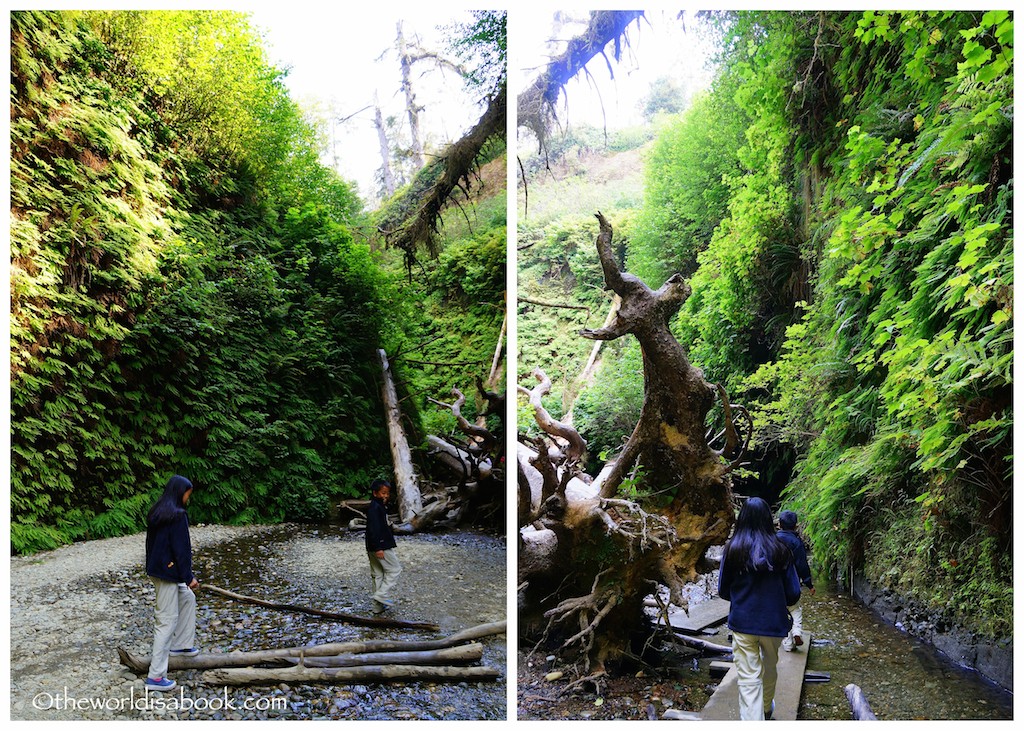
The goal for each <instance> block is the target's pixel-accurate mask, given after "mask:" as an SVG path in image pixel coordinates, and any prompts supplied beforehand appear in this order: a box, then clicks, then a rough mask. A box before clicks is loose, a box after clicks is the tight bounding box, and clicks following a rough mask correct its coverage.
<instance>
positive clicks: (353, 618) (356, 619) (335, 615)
mask: <svg viewBox="0 0 1024 731" xmlns="http://www.w3.org/2000/svg"><path fill="white" fill-rule="evenodd" d="M200 589H201V590H205V591H209V592H213V593H214V594H220V595H221V596H224V597H227V598H228V599H235V600H236V601H240V602H245V603H246V604H256V605H258V606H261V607H266V608H268V609H280V610H283V611H287V612H301V613H303V614H312V615H314V616H317V617H325V618H326V619H335V620H338V621H340V622H346V623H348V624H355V625H360V626H363V627H389V628H400V629H430V630H436V629H439V628H438V626H437V625H436V624H434V623H433V622H409V621H406V620H403V619H392V618H390V617H360V616H359V615H356V614H348V613H345V612H327V611H324V610H322V609H311V608H309V607H300V606H296V605H295V604H278V603H277V602H269V601H266V600H264V599H257V598H256V597H251V596H245V595H244V594H236V593H235V592H233V591H228V590H227V589H221V588H220V587H219V586H214V585H213V584H202V585H201V586H200Z"/></svg>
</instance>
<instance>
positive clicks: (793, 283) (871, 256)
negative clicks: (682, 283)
mask: <svg viewBox="0 0 1024 731" xmlns="http://www.w3.org/2000/svg"><path fill="white" fill-rule="evenodd" d="M721 20H723V22H724V35H723V38H724V43H723V49H724V50H723V53H722V57H721V59H720V60H721V64H722V66H721V72H720V75H719V78H718V80H717V82H716V85H715V87H714V89H713V90H712V92H711V96H710V99H709V100H705V101H703V102H702V103H701V104H698V105H697V106H696V107H694V108H693V109H692V110H691V111H690V112H689V113H688V114H687V115H686V116H685V117H684V118H683V119H682V120H681V121H680V122H679V123H678V124H677V125H676V126H674V127H672V128H670V129H668V130H665V131H664V132H663V133H662V135H661V137H660V138H659V141H658V144H657V147H656V149H658V150H662V149H664V150H666V153H665V154H664V155H656V156H654V157H653V158H652V163H651V167H650V168H649V171H648V181H649V184H648V194H649V197H648V200H647V202H646V204H645V210H644V211H643V212H642V213H641V216H640V219H639V220H640V221H641V222H642V223H641V225H639V226H638V232H637V233H636V235H635V236H634V238H633V241H634V243H635V244H636V245H635V247H634V248H633V249H632V250H631V257H633V260H634V261H636V262H638V267H639V268H641V269H643V270H644V272H645V274H646V275H648V276H650V277H653V278H655V279H657V278H658V277H661V276H663V275H665V274H666V273H667V272H671V271H674V270H681V271H684V272H688V271H691V270H692V266H693V262H694V259H696V264H697V267H696V270H695V271H694V274H693V277H692V280H691V284H692V286H693V295H692V297H691V298H690V299H689V300H688V302H687V303H686V305H685V307H684V309H683V311H682V312H681V314H680V317H679V320H678V333H679V336H680V339H681V341H682V342H684V343H685V344H686V345H687V347H688V349H689V351H690V353H691V356H692V357H693V359H694V360H695V361H696V362H697V363H698V364H699V365H700V366H701V367H702V368H704V369H705V372H706V374H707V376H708V377H709V378H710V379H711V380H713V381H718V382H721V383H723V384H726V385H727V387H728V389H729V391H730V393H731V394H732V395H733V398H734V399H736V400H741V401H744V402H749V403H748V405H749V406H752V407H754V414H755V418H756V420H757V432H756V439H757V441H758V445H757V447H758V449H759V450H760V453H761V455H762V460H763V461H762V462H761V463H760V464H759V465H757V466H758V467H759V468H760V469H762V470H770V469H772V465H771V464H770V463H769V461H768V459H767V458H765V457H764V455H766V454H771V455H776V456H777V455H785V454H791V455H795V456H796V458H797V460H796V464H795V477H794V479H793V480H792V482H791V483H790V484H789V485H788V486H786V489H785V495H786V497H785V502H786V504H787V505H788V506H789V507H792V508H794V509H795V510H797V511H798V512H799V513H800V514H801V515H802V516H803V520H804V526H805V529H806V531H807V534H808V536H809V538H810V539H811V540H812V542H813V546H814V553H815V557H816V560H817V563H818V566H819V567H821V568H822V569H829V570H830V571H834V572H840V573H841V574H842V573H845V572H848V571H850V570H860V571H863V572H865V573H866V575H867V576H868V577H869V578H870V579H872V580H873V581H875V582H876V583H879V584H882V585H884V586H888V587H891V588H893V589H895V590H897V591H898V592H900V593H902V594H904V595H906V596H910V597H913V598H915V599H918V600H919V601H922V602H923V603H926V604H928V605H931V606H934V607H936V608H938V609H945V608H947V607H948V608H950V609H951V610H952V612H953V613H954V614H955V615H956V617H957V618H958V619H959V620H960V621H966V622H968V623H969V624H971V625H972V626H974V627H976V628H978V629H979V630H981V631H984V632H987V633H990V634H994V633H1001V632H1006V631H1008V629H1009V627H1010V626H1011V625H1010V619H1011V617H1010V608H1011V606H1012V603H1011V601H1010V596H1011V594H1010V592H1011V585H1012V580H1011V571H1010V567H1011V564H1010V550H1009V549H1010V545H1011V544H1010V538H1011V531H1010V527H1011V522H1010V512H1011V502H1010V496H1011V462H1010V450H1011V447H1010V441H1011V430H1012V411H1011V383H1012V373H1011V367H1012V358H1013V354H1012V286H1013V271H1012V264H1013V257H1012V241H1013V236H1012V218H1011V212H1012V205H1011V204H1012V188H1013V181H1012V177H1011V176H1012V166H1011V147H1012V144H1011V143H1012V104H1013V99H1012V86H1013V77H1012V72H1011V69H1012V59H1013V40H1012V28H1013V24H1012V20H1011V19H1010V17H1009V16H1008V14H1007V13H1005V12H989V13H981V12H978V13H967V12H928V13H925V12H908V13H891V12H867V13H781V12H780V13H764V12H756V13H738V14H730V15H727V16H724V17H723V18H721ZM707 105H712V106H713V107H714V108H719V109H725V108H730V107H732V106H733V105H735V106H736V107H738V109H739V113H738V114H735V115H733V116H732V117H730V118H726V117H723V116H722V115H714V116H712V117H711V119H714V120H715V121H716V127H715V129H713V130H712V129H709V128H708V126H707V124H708V122H707V119H708V112H707V110H706V109H705V107H706V106H707ZM727 119H728V120H729V121H726V120H727ZM736 120H742V121H743V124H744V126H745V129H744V131H743V137H742V138H738V137H737V135H736V134H735V129H734V128H732V126H731V125H732V124H733V122H734V121H736ZM699 148H703V149H704V150H705V151H707V152H708V153H709V154H707V158H706V159H707V160H708V161H710V162H711V164H712V165H714V166H715V167H714V168H709V167H708V163H707V162H706V161H705V159H702V155H701V154H699V153H698V152H697V151H696V150H698V149H699ZM720 175H721V176H722V177H721V180H722V183H721V184H720V185H715V184H714V180H715V179H716V178H717V177H718V176H720ZM701 181H703V182H701ZM723 193H727V203H726V205H725V207H723V205H722V202H723ZM652 209H655V210H652ZM709 231H712V232H713V233H711V235H710V237H709V236H708V232H709ZM659 232H660V235H661V236H662V237H663V243H659ZM778 487H783V486H782V485H778V486H776V489H778ZM951 598H952V601H951Z"/></svg>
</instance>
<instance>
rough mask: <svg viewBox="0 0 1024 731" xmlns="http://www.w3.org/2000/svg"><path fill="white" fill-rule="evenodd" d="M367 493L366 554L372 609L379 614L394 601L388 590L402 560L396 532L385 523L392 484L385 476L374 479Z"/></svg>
mask: <svg viewBox="0 0 1024 731" xmlns="http://www.w3.org/2000/svg"><path fill="white" fill-rule="evenodd" d="M370 493H371V498H370V507H369V508H368V509H367V511H366V555H367V557H368V558H369V560H370V582H371V586H372V589H373V593H372V598H373V613H374V614H381V613H383V612H384V611H386V610H388V609H391V608H392V607H393V606H394V605H395V602H394V600H393V599H392V598H391V592H392V591H393V590H394V588H395V584H396V583H397V582H398V575H399V574H401V573H402V564H401V562H400V561H399V560H398V555H397V554H396V553H395V546H396V545H397V544H396V543H395V535H394V533H392V531H391V524H390V523H388V509H387V502H388V498H389V497H390V496H391V484H390V483H389V482H388V481H387V480H374V481H373V484H372V485H370Z"/></svg>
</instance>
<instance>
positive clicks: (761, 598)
mask: <svg viewBox="0 0 1024 731" xmlns="http://www.w3.org/2000/svg"><path fill="white" fill-rule="evenodd" d="M718 594H719V596H721V597H722V598H723V599H725V600H727V601H729V602H730V604H729V619H728V625H729V629H731V630H732V636H733V640H732V649H733V661H734V663H735V666H736V674H737V686H738V689H739V701H740V720H741V721H763V720H764V719H765V718H771V717H772V714H773V712H774V710H775V683H776V681H777V679H778V670H777V667H776V665H777V664H778V661H779V646H780V645H781V644H782V638H783V637H785V636H786V635H787V634H788V633H789V630H790V626H791V620H790V616H789V612H788V611H787V609H786V608H787V607H789V606H791V605H793V604H796V603H797V601H798V600H799V599H800V582H799V580H798V579H797V575H796V568H795V567H794V565H793V555H792V553H790V551H789V549H788V548H787V547H786V545H785V544H784V543H782V541H780V540H779V539H778V537H776V535H775V525H774V522H773V521H772V511H771V508H770V507H768V503H766V502H765V501H764V500H762V499H761V498H758V497H752V498H750V499H748V500H747V501H746V503H744V505H743V508H742V509H741V510H740V514H739V517H738V518H737V520H736V528H735V530H734V531H733V536H732V538H730V539H729V542H728V543H726V544H725V550H724V551H723V553H722V563H721V566H720V568H719V572H718Z"/></svg>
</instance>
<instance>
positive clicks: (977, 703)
mask: <svg viewBox="0 0 1024 731" xmlns="http://www.w3.org/2000/svg"><path fill="white" fill-rule="evenodd" d="M800 601H801V603H802V604H804V619H803V623H804V628H805V631H807V632H809V633H811V635H812V636H813V642H812V645H811V648H810V654H809V655H808V658H807V670H817V671H825V672H828V673H830V675H831V680H830V681H829V682H824V683H804V687H803V696H802V698H801V702H800V711H799V716H798V718H799V719H801V720H841V719H849V718H851V713H850V704H849V701H847V699H846V695H845V694H844V693H843V688H845V687H846V686H847V685H848V684H850V683H853V684H855V685H858V686H860V688H861V690H862V691H863V692H864V695H865V697H866V698H867V700H868V703H869V704H870V706H871V710H872V711H873V712H874V713H875V715H876V716H877V717H878V718H879V720H883V721H891V720H920V719H934V720H964V719H978V720H992V719H1011V718H1013V696H1012V695H1011V694H1010V693H1007V692H1006V691H1004V690H1002V689H1000V688H999V687H998V686H996V685H994V684H993V683H991V682H989V681H987V680H986V679H985V678H983V677H982V676H980V675H979V674H978V673H976V672H974V671H971V670H967V669H965V668H962V667H959V666H957V665H955V664H954V663H953V662H951V661H950V660H949V659H948V658H946V657H945V656H943V655H942V654H941V653H939V652H938V651H937V650H935V649H934V648H933V647H931V646H929V645H925V644H922V643H921V642H920V641H918V640H917V639H915V638H914V637H913V636H912V635H909V634H907V633H906V632H902V631H900V630H898V629H896V628H895V627H893V626H892V625H890V624H888V623H886V622H885V621H884V620H882V619H881V618H879V617H878V616H877V615H875V614H874V612H872V611H871V610H869V609H866V608H865V607H864V606H862V605H861V604H859V603H857V602H856V601H854V600H853V599H851V598H850V597H849V596H848V595H845V594H837V593H835V592H831V591H829V590H827V589H824V588H823V587H818V591H817V592H816V593H815V594H814V595H810V594H808V593H807V591H806V590H805V591H804V593H803V596H802V597H801V599H800ZM707 639H709V640H710V641H712V642H721V643H722V644H728V642H727V641H726V640H725V638H724V633H723V635H722V636H711V637H708V638H707ZM804 649H806V646H805V648H804Z"/></svg>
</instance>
